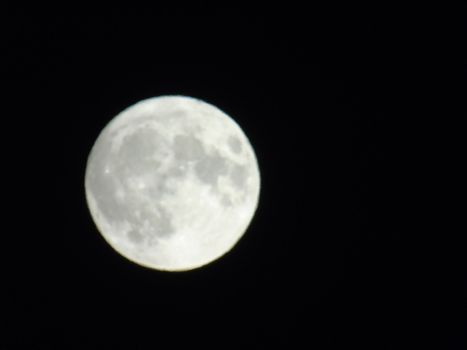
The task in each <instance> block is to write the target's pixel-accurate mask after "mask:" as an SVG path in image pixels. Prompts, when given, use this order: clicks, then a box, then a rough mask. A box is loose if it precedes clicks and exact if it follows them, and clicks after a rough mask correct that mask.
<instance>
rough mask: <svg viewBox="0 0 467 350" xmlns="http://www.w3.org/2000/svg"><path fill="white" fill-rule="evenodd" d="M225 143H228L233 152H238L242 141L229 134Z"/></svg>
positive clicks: (240, 149)
mask: <svg viewBox="0 0 467 350" xmlns="http://www.w3.org/2000/svg"><path fill="white" fill-rule="evenodd" d="M227 144H228V145H229V147H230V150H231V151H232V152H233V153H235V154H239V153H240V152H241V151H242V143H241V142H240V140H239V139H238V138H237V137H235V136H229V138H228V139H227Z"/></svg>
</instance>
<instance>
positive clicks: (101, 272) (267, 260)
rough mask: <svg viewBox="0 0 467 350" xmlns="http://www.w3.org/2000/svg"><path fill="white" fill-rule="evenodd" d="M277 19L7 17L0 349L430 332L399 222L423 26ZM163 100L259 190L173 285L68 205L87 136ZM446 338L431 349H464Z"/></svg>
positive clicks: (351, 11) (355, 342)
mask: <svg viewBox="0 0 467 350" xmlns="http://www.w3.org/2000/svg"><path fill="white" fill-rule="evenodd" d="M283 6H284V7H280V6H273V5H268V6H266V7H260V6H257V7H255V8H248V7H245V8H242V9H240V8H237V7H235V6H233V5H216V6H212V5H208V4H206V3H200V4H198V5H196V6H195V5H191V6H189V7H184V6H181V5H180V6H175V5H171V6H169V5H157V6H156V5H154V6H153V7H151V8H143V7H136V6H135V7H128V8H124V7H122V6H120V7H118V6H116V7H115V6H114V7H111V8H106V9H100V8H97V7H96V8H78V7H72V6H70V5H68V4H67V5H62V7H59V8H57V7H49V8H47V7H44V6H43V5H42V4H41V5H35V7H34V8H31V7H27V6H26V5H24V6H20V5H17V6H8V5H7V6H6V11H5V12H4V14H3V15H2V16H4V17H5V20H4V21H2V34H1V36H2V47H3V51H4V53H3V54H2V56H3V57H2V58H1V61H2V65H1V67H0V72H1V75H2V77H3V82H6V87H7V89H6V91H5V93H4V94H3V98H2V100H4V103H2V108H3V112H4V113H2V115H3V118H2V120H3V125H4V126H5V128H4V129H2V134H3V137H2V140H3V141H4V142H6V144H5V147H4V149H5V150H6V154H4V156H3V158H4V160H3V161H4V164H9V165H8V166H6V167H4V168H3V169H2V170H3V172H4V173H5V174H6V175H7V178H10V177H11V180H12V181H11V182H8V184H11V185H6V187H7V188H6V189H4V191H5V192H6V193H7V195H11V196H12V199H11V200H9V201H10V203H12V205H10V206H9V207H10V208H11V209H12V210H11V213H8V218H7V220H12V225H11V230H9V232H8V233H7V232H5V233H4V235H6V236H7V237H6V242H7V244H5V245H3V246H2V248H3V249H2V250H3V253H2V255H3V256H4V257H6V263H5V265H4V266H6V273H5V274H3V280H4V281H5V283H3V284H2V288H3V289H4V291H5V292H6V295H7V297H6V298H4V302H5V304H6V305H5V306H6V308H4V310H6V311H7V312H6V313H3V311H0V314H2V315H6V317H4V320H5V323H6V325H5V327H3V326H2V328H3V330H4V331H5V334H6V335H7V336H6V337H3V336H2V337H1V340H0V344H2V345H3V344H5V345H4V346H3V347H2V346H0V348H2V349H17V348H28V349H42V348H44V349H92V348H99V349H107V348H108V349H114V348H117V347H118V346H123V347H127V348H128V349H167V348H169V347H170V348H171V349H182V348H185V347H186V346H189V347H190V348H192V349H196V348H205V347H214V348H217V349H226V348H235V349H271V348H279V349H348V348H358V349H363V348H369V349H400V348H402V347H403V345H409V344H410V345H411V346H412V348H417V345H419V344H420V342H421V341H422V340H425V341H426V340H428V341H429V342H430V341H431V338H430V337H431V336H433V337H436V336H437V335H441V332H440V333H439V334H437V333H436V332H434V333H432V332H429V331H428V330H427V329H428V328H425V327H424V320H426V317H428V316H429V315H432V313H433V312H434V311H433V305H434V303H429V301H428V299H429V298H428V297H426V295H425V294H424V293H425V291H426V290H427V289H430V288H433V287H434V285H435V282H431V283H432V284H430V282H427V280H429V278H428V279H427V277H428V276H429V275H430V273H431V272H430V267H429V266H431V264H432V262H431V261H430V260H426V258H427V256H426V255H424V254H421V252H420V250H422V249H421V248H420V246H418V248H417V245H414V244H413V243H414V242H413V239H412V238H411V236H410V234H411V232H410V231H411V229H409V228H408V223H407V222H408V218H410V217H411V216H413V211H414V210H413V205H414V198H413V196H414V194H412V193H411V192H410V191H409V190H408V188H410V187H411V181H414V179H413V178H411V175H410V170H409V169H410V167H411V165H412V166H413V162H414V158H413V157H412V154H411V153H409V151H408V149H409V146H411V145H412V143H415V141H413V133H412V131H410V130H412V129H411V126H412V122H411V121H410V120H411V117H412V116H413V115H414V113H416V111H417V102H416V98H417V97H419V91H420V90H419V88H420V85H421V84H420V81H419V76H418V75H417V74H416V73H415V72H416V69H415V68H416V67H418V65H419V60H418V57H419V56H418V55H417V53H418V50H419V45H421V43H422V42H423V40H424V38H423V36H421V34H423V33H424V29H423V28H419V27H417V25H415V24H414V17H413V16H415V15H413V14H408V12H407V11H405V10H404V9H400V8H386V7H385V8H383V7H381V8H376V7H363V6H360V7H359V6H355V5H354V4H352V6H350V5H348V6H347V7H338V6H337V5H329V6H327V7H326V6H314V7H310V8H306V9H305V8H303V9H300V8H293V7H286V5H283ZM166 94H182V95H188V96H193V97H197V98H200V99H203V100H205V101H207V102H209V103H212V104H214V105H216V106H218V107H219V108H221V109H222V110H224V111H225V112H227V113H228V114H229V115H231V116H232V117H234V118H235V119H236V120H237V122H238V123H239V124H240V125H241V126H242V128H243V129H244V131H245V133H246V134H247V135H248V137H249V139H250V141H251V143H252V144H253V146H254V148H255V151H256V154H257V158H258V161H259V166H260V171H261V177H262V190H261V195H260V201H259V207H258V210H257V213H256V215H255V217H254V219H253V221H252V223H251V225H250V228H249V229H248V231H247V233H246V235H245V236H244V238H243V239H242V240H241V241H240V242H239V243H238V245H237V246H236V247H235V249H233V250H232V251H231V252H230V253H229V254H227V255H226V256H225V257H223V258H222V259H220V260H218V261H216V262H214V263H212V264H210V265H208V266H206V267H204V268H202V269H199V270H194V271H191V272H184V273H174V274H169V273H162V272H158V271H153V270H149V269H145V268H142V267H139V266H137V265H135V264H132V263H130V262H128V261H127V260H125V259H124V258H122V257H120V256H119V255H118V254H117V253H115V252H114V251H113V250H112V249H111V248H110V247H109V246H108V245H107V244H106V243H105V242H104V240H103V239H102V238H101V236H100V234H99V233H98V231H97V230H96V228H95V226H94V224H93V222H92V219H91V217H90V215H89V213H88V210H87V207H86V202H85V197H84V171H85V164H86V158H87V156H88V153H89V151H90V148H91V146H92V144H93V142H94V141H95V139H96V137H97V135H98V134H99V132H100V130H101V129H102V128H103V127H104V125H105V124H106V123H107V122H108V121H109V120H110V119H111V118H112V117H114V116H115V115H116V114H117V113H119V112H120V111H121V110H122V109H124V108H126V107H127V106H129V105H130V104H133V103H135V102H137V101H139V100H141V99H144V98H148V97H153V96H158V95H166ZM411 140H412V141H411ZM414 183H416V181H414ZM443 283H445V284H444V285H445V286H446V288H447V290H448V293H447V294H449V295H450V296H451V297H452V300H456V301H453V302H452V305H451V303H450V301H449V300H448V301H446V304H443V306H442V308H443V307H445V308H446V309H449V308H451V307H457V306H458V305H459V304H456V302H457V300H460V299H459V298H460V297H461V295H460V294H456V293H457V291H459V290H457V289H455V287H457V284H456V283H457V282H452V280H451V279H450V275H446V277H445V279H444V280H443ZM464 288H465V285H464ZM451 291H452V292H451ZM456 298H457V299H456ZM459 310H465V308H464V309H462V308H461V307H459ZM462 325H463V324H461V323H454V322H453V323H452V327H451V326H450V327H449V330H448V331H447V332H446V333H443V334H442V336H441V337H440V339H441V341H442V344H443V345H444V346H443V347H442V348H443V349H461V348H463V347H462V343H461V342H462V339H461V336H462V333H463V332H462V331H463V328H462Z"/></svg>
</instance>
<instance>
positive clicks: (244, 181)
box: [85, 96, 260, 271]
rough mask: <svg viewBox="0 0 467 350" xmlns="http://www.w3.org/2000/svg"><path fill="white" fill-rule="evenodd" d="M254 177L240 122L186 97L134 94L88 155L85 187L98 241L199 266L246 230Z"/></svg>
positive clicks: (168, 266) (170, 263)
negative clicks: (134, 99) (99, 236)
mask: <svg viewBox="0 0 467 350" xmlns="http://www.w3.org/2000/svg"><path fill="white" fill-rule="evenodd" d="M259 191H260V174H259V169H258V163H257V160H256V156H255V154H254V151H253V148H252V146H251V144H250V142H249V140H248V138H247V137H246V135H245V134H244V133H243V131H242V130H241V128H240V126H239V125H238V124H237V123H236V122H235V121H234V120H233V119H232V118H230V117H229V116H228V115H227V114H225V113H224V112H222V111H221V110H220V109H218V108H217V107H215V106H213V105H211V104H208V103H206V102H204V101H201V100H198V99H195V98H191V97H185V96H160V97H155V98H150V99H147V100H143V101H140V102H138V103H136V104H134V105H132V106H130V107H128V108H127V109H125V110H124V111H123V112H121V113H120V114H118V115H117V116H116V117H115V118H113V119H112V120H111V121H110V122H109V124H107V126H105V128H104V129H103V130H102V132H101V133H100V134H99V136H98V138H97V140H96V142H95V144H94V146H93V147H92V149H91V152H90V154H89V157H88V161H87V166H86V172H85V194H86V200H87V204H88V207H89V210H90V213H91V216H92V218H93V220H94V222H95V224H96V226H97V228H98V230H99V231H100V233H101V234H102V236H103V237H104V239H105V240H106V241H107V242H108V243H109V244H110V246H111V247H112V248H113V249H115V250H116V251H117V252H118V253H120V254H121V255H123V256H124V257H126V258H127V259H129V260H131V261H133V262H135V263H137V264H139V265H142V266H145V267H149V268H154V269H158V270H166V271H182V270H190V269H194V268H197V267H200V266H203V265H206V264H208V263H210V262H212V261H214V260H216V259H218V258H219V257H221V256H222V255H224V254H225V253H227V252H228V251H230V250H231V249H232V247H233V246H234V245H235V244H236V243H237V242H238V240H239V239H240V238H241V237H242V236H243V234H244V233H245V231H246V230H247V228H248V226H249V224H250V222H251V220H252V218H253V215H254V213H255V211H256V208H257V205H258V198H259Z"/></svg>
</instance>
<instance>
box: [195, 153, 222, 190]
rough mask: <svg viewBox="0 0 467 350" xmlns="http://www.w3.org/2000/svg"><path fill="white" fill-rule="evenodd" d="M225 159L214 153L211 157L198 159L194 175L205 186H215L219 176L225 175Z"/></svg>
mask: <svg viewBox="0 0 467 350" xmlns="http://www.w3.org/2000/svg"><path fill="white" fill-rule="evenodd" d="M227 170H228V169H227V162H226V159H225V158H223V157H221V156H220V155H219V153H217V152H215V153H214V154H213V155H211V156H206V157H203V158H202V159H200V160H199V161H198V162H197V163H196V165H195V173H196V175H197V176H198V178H199V179H200V180H201V181H202V182H204V183H205V184H208V185H212V186H215V185H217V179H218V178H219V176H221V175H225V174H227Z"/></svg>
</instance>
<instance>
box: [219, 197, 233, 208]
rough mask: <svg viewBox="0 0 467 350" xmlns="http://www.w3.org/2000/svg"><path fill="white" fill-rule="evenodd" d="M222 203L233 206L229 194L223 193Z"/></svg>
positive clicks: (225, 205)
mask: <svg viewBox="0 0 467 350" xmlns="http://www.w3.org/2000/svg"><path fill="white" fill-rule="evenodd" d="M221 204H222V205H223V206H224V207H230V206H232V200H231V199H230V197H229V196H227V195H225V194H224V195H223V196H222V198H221Z"/></svg>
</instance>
